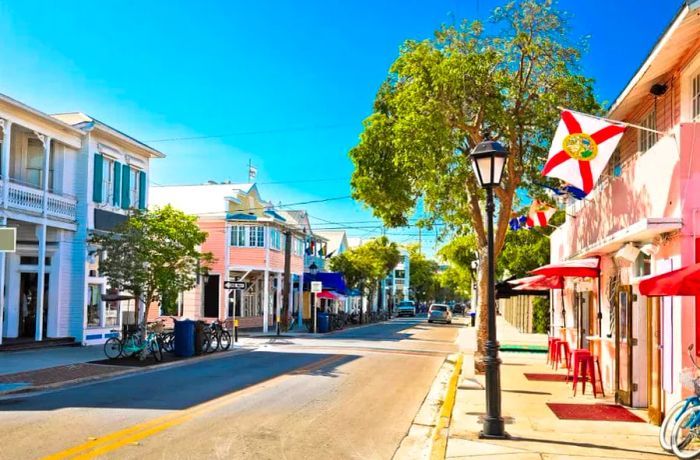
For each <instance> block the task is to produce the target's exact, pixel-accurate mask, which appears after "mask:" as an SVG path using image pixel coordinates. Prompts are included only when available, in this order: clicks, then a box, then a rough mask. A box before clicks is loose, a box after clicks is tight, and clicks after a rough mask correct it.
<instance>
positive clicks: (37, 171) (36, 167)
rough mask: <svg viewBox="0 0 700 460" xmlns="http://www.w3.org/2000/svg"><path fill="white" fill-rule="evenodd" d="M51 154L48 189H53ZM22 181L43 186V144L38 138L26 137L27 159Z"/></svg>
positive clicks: (35, 185)
mask: <svg viewBox="0 0 700 460" xmlns="http://www.w3.org/2000/svg"><path fill="white" fill-rule="evenodd" d="M52 158H53V155H51V156H50V157H49V162H50V164H49V190H52V189H53V160H52ZM24 181H25V182H26V183H27V184H28V185H31V186H33V187H36V188H42V187H43V186H44V183H43V181H44V144H43V143H42V142H41V141H40V140H39V139H34V138H29V139H27V160H26V172H25V177H24Z"/></svg>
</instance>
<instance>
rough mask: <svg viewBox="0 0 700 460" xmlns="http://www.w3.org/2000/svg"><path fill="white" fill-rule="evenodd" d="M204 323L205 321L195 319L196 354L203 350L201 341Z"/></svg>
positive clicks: (202, 339)
mask: <svg viewBox="0 0 700 460" xmlns="http://www.w3.org/2000/svg"><path fill="white" fill-rule="evenodd" d="M206 324H207V323H206V322H205V321H196V322H195V323H194V354H195V355H197V356H199V355H201V354H202V353H204V351H205V350H203V349H202V342H203V341H204V326H205V325H206Z"/></svg>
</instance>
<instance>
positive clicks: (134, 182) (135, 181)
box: [129, 168, 140, 208]
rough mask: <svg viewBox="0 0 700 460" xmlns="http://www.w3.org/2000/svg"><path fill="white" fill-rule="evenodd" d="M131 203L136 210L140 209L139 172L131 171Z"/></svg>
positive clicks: (136, 170)
mask: <svg viewBox="0 0 700 460" xmlns="http://www.w3.org/2000/svg"><path fill="white" fill-rule="evenodd" d="M129 176H130V177H129V203H131V206H132V207H134V208H138V207H139V198H140V195H139V170H138V169H133V168H132V169H130V170H129Z"/></svg>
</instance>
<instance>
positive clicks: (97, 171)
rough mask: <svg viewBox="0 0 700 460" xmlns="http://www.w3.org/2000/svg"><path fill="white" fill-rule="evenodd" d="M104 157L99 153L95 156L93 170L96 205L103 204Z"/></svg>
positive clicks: (93, 198)
mask: <svg viewBox="0 0 700 460" xmlns="http://www.w3.org/2000/svg"><path fill="white" fill-rule="evenodd" d="M102 163H103V161H102V155H100V154H99V153H96V154H95V162H94V166H93V168H92V201H94V202H95V203H102V179H103V175H104V173H103V170H102Z"/></svg>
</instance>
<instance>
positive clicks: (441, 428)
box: [430, 353, 464, 460]
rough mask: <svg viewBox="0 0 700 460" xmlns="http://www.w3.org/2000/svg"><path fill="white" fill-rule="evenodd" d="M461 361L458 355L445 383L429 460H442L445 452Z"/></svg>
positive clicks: (462, 357)
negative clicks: (444, 393) (450, 374)
mask: <svg viewBox="0 0 700 460" xmlns="http://www.w3.org/2000/svg"><path fill="white" fill-rule="evenodd" d="M463 360H464V355H462V354H461V353H460V354H459V356H458V357H457V361H456V362H455V368H454V369H453V370H452V376H451V377H450V380H449V382H448V383H447V394H446V395H445V401H444V402H443V403H442V407H441V408H440V414H439V415H438V421H437V424H436V425H435V431H434V433H433V445H432V447H431V449H430V459H431V460H444V458H445V454H446V452H447V429H448V428H449V426H450V421H451V420H452V409H453V408H454V405H455V399H456V396H457V385H458V384H459V374H460V372H461V370H462V361H463Z"/></svg>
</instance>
